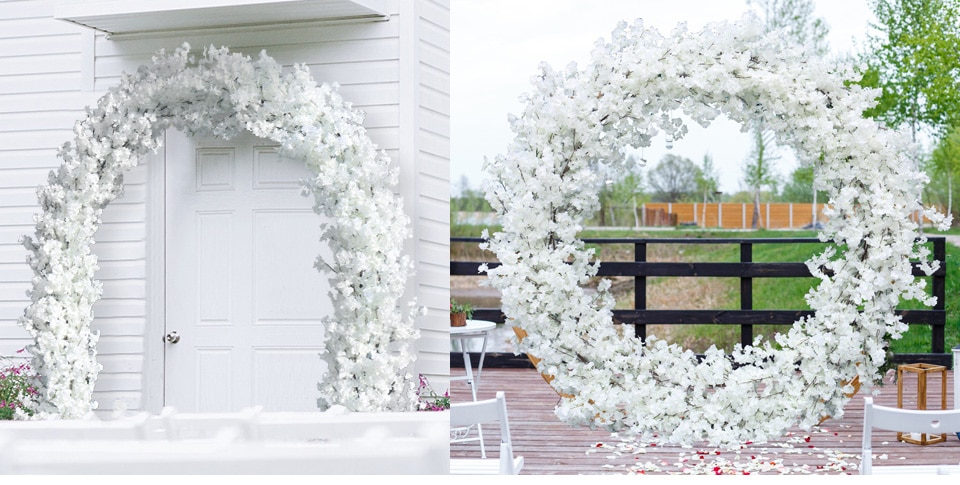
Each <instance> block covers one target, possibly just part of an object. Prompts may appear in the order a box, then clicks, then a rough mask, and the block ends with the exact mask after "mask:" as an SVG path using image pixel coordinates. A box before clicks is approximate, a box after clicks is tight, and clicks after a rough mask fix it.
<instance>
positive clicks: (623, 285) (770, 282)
mask: <svg viewBox="0 0 960 485" xmlns="http://www.w3.org/2000/svg"><path fill="white" fill-rule="evenodd" d="M452 232H453V233H452V234H451V235H454V236H465V237H471V236H472V237H476V236H477V235H479V233H480V229H479V228H476V227H469V226H467V227H463V226H460V227H459V228H458V230H456V231H452ZM951 232H952V233H956V230H953V231H951ZM939 234H941V233H936V232H928V235H929V236H934V235H939ZM581 237H582V238H584V239H586V238H618V237H649V238H663V237H668V238H678V237H691V238H745V237H755V238H781V237H816V233H814V232H813V231H789V232H787V231H764V230H759V231H750V232H742V231H736V232H735V231H701V230H689V229H687V230H670V231H650V232H638V231H630V230H628V231H608V230H599V231H597V230H594V231H584V232H583V233H582V234H581ZM824 247H825V245H824V244H822V243H813V244H755V245H754V247H753V260H754V261H758V262H786V261H797V262H802V261H806V260H807V259H809V258H810V257H811V256H812V255H814V254H816V253H818V252H820V251H822V250H823V248H824ZM632 251H633V249H632V246H630V245H621V246H612V245H603V247H602V248H598V253H599V254H598V256H599V257H600V259H601V260H614V261H616V260H620V261H626V260H631V261H632V260H633V252H632ZM491 257H492V255H491V254H489V253H487V254H480V251H479V250H478V249H476V248H475V247H470V246H468V245H463V244H453V245H451V259H453V260H477V259H476V258H482V259H486V260H490V259H491ZM647 260H648V261H685V262H695V261H696V262H707V261H716V262H721V261H739V249H738V247H737V245H735V244H723V245H705V244H664V245H659V244H651V245H649V246H648V254H647ZM946 269H947V276H946V302H945V306H946V311H947V317H946V319H947V328H946V346H947V350H948V351H949V349H950V348H952V347H953V346H956V345H958V344H960V301H958V300H957V299H956V298H952V296H953V295H957V294H958V291H960V248H958V247H956V246H953V245H952V244H947V256H946ZM613 283H614V284H613V289H614V293H615V295H617V296H618V305H617V307H618V308H632V307H633V297H632V294H633V282H632V278H615V279H614V282H613ZM816 283H817V280H816V279H814V278H754V280H753V308H754V309H771V310H772V309H779V310H794V309H797V310H799V309H808V308H809V305H807V303H806V301H805V299H804V296H805V295H806V294H807V292H808V291H809V290H810V288H811V285H814V284H816ZM927 287H928V291H929V288H930V285H929V284H928V286H927ZM647 307H648V308H650V309H717V310H722V309H736V308H739V280H738V279H737V278H650V279H649V280H648V286H647ZM900 308H902V309H916V308H923V306H922V305H921V304H920V303H919V302H916V301H905V302H903V303H902V304H901V305H900ZM785 329H786V328H785V326H755V327H754V335H764V336H766V337H767V338H769V337H770V336H772V335H773V334H774V333H776V332H777V331H783V330H785ZM647 331H648V334H654V335H657V336H658V337H660V338H666V339H668V340H670V341H673V342H677V343H679V344H682V345H684V346H685V347H687V348H690V349H692V350H694V351H697V352H702V351H703V350H705V349H706V348H708V347H709V346H710V345H717V347H720V348H725V349H730V348H732V347H733V345H734V344H735V343H736V342H739V339H740V330H739V327H736V326H721V325H699V326H692V325H679V326H672V327H670V328H667V327H666V326H653V325H651V326H650V327H648V330H647ZM930 339H931V335H930V328H929V327H928V326H924V325H914V326H911V329H910V331H909V332H907V333H906V334H905V335H904V336H903V337H902V338H901V339H900V340H895V341H893V342H891V349H892V351H893V352H894V353H926V352H930Z"/></svg>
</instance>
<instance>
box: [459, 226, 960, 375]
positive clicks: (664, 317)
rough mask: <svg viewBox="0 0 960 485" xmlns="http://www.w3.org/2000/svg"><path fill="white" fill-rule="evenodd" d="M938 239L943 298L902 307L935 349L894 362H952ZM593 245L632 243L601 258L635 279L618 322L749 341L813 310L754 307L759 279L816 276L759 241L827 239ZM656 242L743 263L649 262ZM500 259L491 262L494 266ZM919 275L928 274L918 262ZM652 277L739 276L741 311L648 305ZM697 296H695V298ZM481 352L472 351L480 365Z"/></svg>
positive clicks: (501, 359)
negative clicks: (702, 329) (735, 251)
mask: <svg viewBox="0 0 960 485" xmlns="http://www.w3.org/2000/svg"><path fill="white" fill-rule="evenodd" d="M928 240H929V241H930V242H931V243H932V244H933V259H935V260H937V261H939V262H940V268H939V269H938V270H937V271H936V272H935V273H934V274H933V275H930V276H931V280H932V285H931V291H932V294H933V296H936V297H937V303H936V305H935V306H934V307H933V308H931V309H925V310H898V311H897V313H898V314H899V315H901V316H902V318H903V321H904V322H906V323H908V324H910V325H929V326H930V331H931V348H930V352H929V353H918V354H895V355H894V356H893V359H892V360H893V362H895V363H905V362H911V363H912V362H923V363H929V364H937V365H945V366H947V367H952V355H951V354H949V353H946V352H945V342H944V340H945V338H944V337H945V327H946V310H945V306H944V299H945V297H946V294H945V293H946V292H945V278H946V269H945V268H946V264H945V262H946V239H945V238H944V237H929V238H928ZM450 242H451V243H475V244H479V243H480V242H482V240H481V239H479V238H461V237H453V238H450ZM584 242H586V243H587V244H596V245H605V244H632V245H633V247H634V258H633V259H634V260H633V261H632V262H623V261H608V262H604V261H602V260H601V261H600V268H599V272H598V275H599V276H628V277H633V278H634V308H635V309H634V310H614V312H613V314H614V323H615V324H633V325H634V328H635V333H636V336H637V337H639V338H644V337H646V325H649V324H657V325H704V324H720V325H739V326H740V341H741V342H742V343H743V344H744V345H750V344H751V343H752V342H753V326H754V325H761V324H762V325H790V324H792V323H794V322H795V321H797V319H799V318H800V317H802V316H804V315H809V314H812V313H813V312H812V311H810V310H755V309H753V279H754V278H796V277H810V276H811V274H810V271H809V269H808V268H807V266H806V263H802V262H755V261H753V247H754V246H755V245H757V244H811V243H821V241H820V240H819V239H815V238H746V239H722V238H704V239H694V238H662V239H658V238H643V239H632V238H631V239H628V238H617V239H585V240H584ZM654 244H714V245H717V244H728V245H731V244H736V245H739V247H740V262H729V263H723V262H653V261H647V248H648V246H650V245H654ZM480 264H481V263H480V262H476V261H450V275H451V276H454V275H461V276H476V275H477V274H478V272H477V267H478V266H479V265H480ZM498 264H499V263H487V265H488V266H489V267H491V268H493V267H496V266H498ZM913 274H914V275H915V276H926V274H925V273H923V271H921V270H920V268H919V265H918V264H917V263H914V267H913ZM649 277H728V278H729V277H735V278H739V279H740V309H739V310H648V309H647V301H646V300H647V291H646V290H647V278H649ZM693 296H695V295H691V297H693ZM473 318H475V319H479V320H490V321H494V322H498V323H503V322H504V320H505V317H504V315H503V313H502V312H501V310H500V309H499V308H478V309H477V310H476V311H474V315H473ZM478 358H479V354H477V355H472V356H471V360H472V362H474V365H476V362H477V359H478ZM450 366H451V367H460V368H462V367H463V358H462V356H461V354H460V353H456V352H451V354H450ZM484 366H485V367H528V366H530V363H529V361H528V360H527V359H526V357H525V356H515V355H513V354H505V353H496V352H488V353H487V355H486V359H485V361H484Z"/></svg>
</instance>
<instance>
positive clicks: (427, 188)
mask: <svg viewBox="0 0 960 485" xmlns="http://www.w3.org/2000/svg"><path fill="white" fill-rule="evenodd" d="M417 185H418V186H419V188H420V193H421V194H427V195H431V194H436V195H434V196H435V197H440V195H439V194H443V193H447V194H449V193H450V181H449V180H446V179H442V178H438V177H431V176H429V175H425V174H421V175H420V176H419V177H418V178H417ZM447 221H448V222H449V218H448V219H447Z"/></svg>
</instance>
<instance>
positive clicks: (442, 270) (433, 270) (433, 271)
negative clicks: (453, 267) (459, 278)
mask: <svg viewBox="0 0 960 485" xmlns="http://www.w3.org/2000/svg"><path fill="white" fill-rule="evenodd" d="M444 278H446V281H447V283H446V284H444V283H443V280H444ZM417 280H418V281H421V282H422V283H421V285H425V284H426V283H427V282H431V281H432V282H434V284H433V286H434V287H438V288H442V287H444V285H445V286H446V287H448V288H449V286H450V283H449V282H450V268H449V267H445V266H442V265H438V264H423V263H422V262H421V263H420V264H418V266H417Z"/></svg>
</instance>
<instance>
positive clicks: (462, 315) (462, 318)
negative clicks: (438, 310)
mask: <svg viewBox="0 0 960 485" xmlns="http://www.w3.org/2000/svg"><path fill="white" fill-rule="evenodd" d="M472 316H473V307H472V306H471V305H470V304H469V303H460V302H458V301H457V300H450V326H451V327H464V326H466V325H467V319H469V318H470V317H472Z"/></svg>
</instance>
